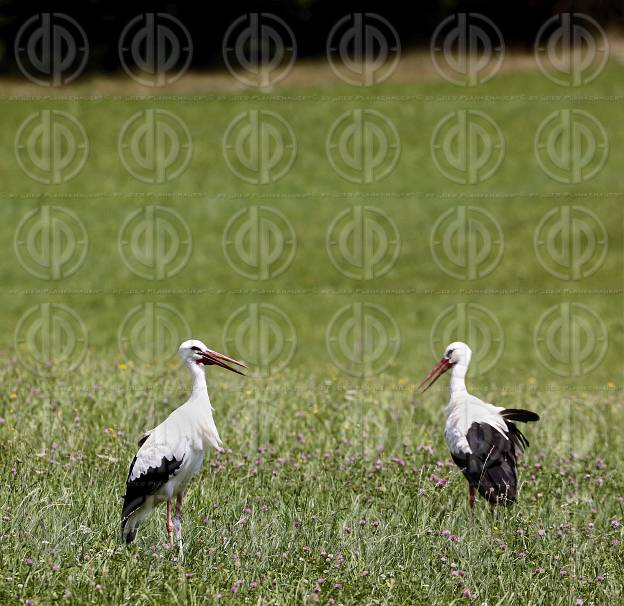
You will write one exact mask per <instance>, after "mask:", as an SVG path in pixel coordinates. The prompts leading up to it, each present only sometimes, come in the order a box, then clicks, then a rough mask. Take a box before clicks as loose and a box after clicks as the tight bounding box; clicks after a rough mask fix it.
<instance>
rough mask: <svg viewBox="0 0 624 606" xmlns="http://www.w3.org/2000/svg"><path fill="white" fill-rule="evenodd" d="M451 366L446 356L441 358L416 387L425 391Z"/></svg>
mask: <svg viewBox="0 0 624 606" xmlns="http://www.w3.org/2000/svg"><path fill="white" fill-rule="evenodd" d="M451 366H453V365H452V364H451V363H450V362H449V361H448V360H447V359H446V358H442V359H441V360H440V361H439V362H438V363H437V364H436V365H435V366H434V367H433V368H432V369H431V372H430V373H429V374H428V375H427V376H426V377H425V380H424V381H423V382H422V383H421V384H420V385H419V386H418V389H421V390H422V391H427V390H428V389H429V388H430V387H431V386H432V385H433V384H434V383H435V382H436V381H437V380H438V379H439V378H440V377H441V376H442V375H443V374H444V373H445V372H446V371H447V370H448V369H449V368H451Z"/></svg>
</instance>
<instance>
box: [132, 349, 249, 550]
mask: <svg viewBox="0 0 624 606" xmlns="http://www.w3.org/2000/svg"><path fill="white" fill-rule="evenodd" d="M178 353H179V355H180V358H182V362H183V363H184V364H185V365H186V366H187V368H188V369H189V371H190V372H191V380H192V386H193V387H192V391H191V395H190V397H189V399H188V400H187V401H186V402H185V403H184V404H183V405H182V406H180V407H179V408H177V409H176V410H174V411H173V412H172V413H171V414H170V415H169V416H168V417H167V418H166V419H165V420H164V421H163V422H162V423H161V424H160V425H158V427H155V428H154V429H152V430H151V431H148V432H146V433H145V434H144V435H143V436H142V437H141V439H140V440H139V451H138V452H137V454H136V456H135V457H134V459H133V460H132V463H131V464H130V471H129V472H128V479H127V481H126V494H125V496H124V502H123V509H122V512H121V535H122V538H123V540H125V542H126V543H130V542H131V541H133V540H134V538H135V537H136V533H137V529H138V526H139V524H140V523H141V522H142V521H143V520H144V519H145V517H146V516H147V515H149V513H150V512H151V511H152V510H153V509H154V507H156V506H157V505H159V504H160V503H163V502H165V501H166V502H167V536H168V538H169V544H170V545H172V546H173V535H172V531H173V529H175V531H176V539H177V541H178V545H179V549H180V556H182V527H181V523H180V514H181V510H182V497H183V496H184V491H185V489H186V487H187V485H188V483H189V481H190V479H191V478H192V477H193V476H194V475H195V474H196V473H197V472H198V471H199V470H200V468H201V466H202V463H203V461H204V455H205V453H206V450H207V449H208V448H209V447H211V446H212V447H213V448H218V447H219V446H220V445H221V438H220V437H219V432H218V431H217V427H216V425H215V422H214V420H213V418H212V405H211V404H210V398H209V397H208V388H207V387H206V375H205V374H204V369H203V368H202V365H204V366H211V365H215V366H221V367H222V368H227V369H228V370H231V371H233V372H237V373H238V374H243V373H242V372H240V371H238V370H236V369H235V368H231V367H230V366H228V365H227V364H226V362H229V363H232V364H237V365H238V366H243V367H245V365H244V364H243V363H242V362H238V361H237V360H234V359H232V358H229V357H228V356H224V355H223V354H220V353H217V352H216V351H212V350H210V349H208V348H207V347H206V346H205V345H204V344H203V343H202V342H201V341H197V340H195V339H191V340H190V341H185V342H184V343H182V345H180V349H179V350H178ZM174 498H175V499H176V510H175V516H174V518H173V522H172V520H171V503H172V501H173V499H174Z"/></svg>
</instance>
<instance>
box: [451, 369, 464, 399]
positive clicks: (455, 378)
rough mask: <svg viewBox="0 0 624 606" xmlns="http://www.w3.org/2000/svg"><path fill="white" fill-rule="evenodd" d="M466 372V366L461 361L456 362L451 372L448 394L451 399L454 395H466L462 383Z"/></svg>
mask: <svg viewBox="0 0 624 606" xmlns="http://www.w3.org/2000/svg"><path fill="white" fill-rule="evenodd" d="M467 372H468V364H466V363H465V362H463V361H460V362H458V363H457V364H455V366H453V369H452V370H451V383H450V392H451V398H452V397H453V396H454V395H456V394H462V393H468V390H467V389H466V383H465V381H464V379H465V377H466V373H467Z"/></svg>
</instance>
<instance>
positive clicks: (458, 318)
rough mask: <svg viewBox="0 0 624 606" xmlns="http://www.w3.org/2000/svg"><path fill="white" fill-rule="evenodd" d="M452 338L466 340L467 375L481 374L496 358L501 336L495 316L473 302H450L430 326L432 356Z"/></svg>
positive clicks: (503, 343)
mask: <svg viewBox="0 0 624 606" xmlns="http://www.w3.org/2000/svg"><path fill="white" fill-rule="evenodd" d="M453 341H463V342H464V343H470V347H471V348H472V363H471V365H470V374H471V375H472V376H474V377H477V376H479V375H482V374H484V373H486V372H488V370H490V369H491V368H493V367H494V365H495V364H496V363H497V362H498V361H499V360H500V358H501V356H502V355H503V350H504V348H505V336H504V334H503V328H502V326H501V324H500V322H499V321H498V318H497V317H496V316H495V315H494V314H493V313H492V312H491V311H489V310H488V309H486V308H485V307H483V306H482V305H477V304H476V303H458V304H456V305H450V306H449V307H447V308H446V309H445V310H444V311H442V313H441V314H440V315H439V316H438V317H437V318H436V320H435V322H434V323H433V327H432V329H431V351H432V353H433V355H434V356H437V355H439V352H440V350H441V349H442V348H443V347H446V345H447V344H448V343H452V342H453Z"/></svg>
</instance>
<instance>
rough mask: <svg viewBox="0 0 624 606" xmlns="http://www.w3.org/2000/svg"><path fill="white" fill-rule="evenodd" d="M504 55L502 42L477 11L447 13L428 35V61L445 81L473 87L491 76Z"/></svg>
mask: <svg viewBox="0 0 624 606" xmlns="http://www.w3.org/2000/svg"><path fill="white" fill-rule="evenodd" d="M504 57H505V42H504V41H503V36H502V34H501V32H500V30H499V29H498V27H497V26H496V25H495V23H494V22H493V21H492V20H491V19H488V18H487V17H486V16H485V15H481V14H479V13H456V14H454V15H450V16H449V17H447V18H446V19H444V21H442V23H440V25H438V27H437V28H436V30H435V32H433V36H432V37H431V60H432V61H433V65H434V67H435V69H436V71H437V72H438V74H440V76H442V77H443V78H444V79H445V80H447V81H448V82H451V83H453V84H457V85H458V86H477V85H478V84H483V83H484V82H487V81H488V80H490V78H493V77H494V76H495V75H496V73H497V72H498V70H499V69H500V67H501V65H502V64H503V59H504Z"/></svg>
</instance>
